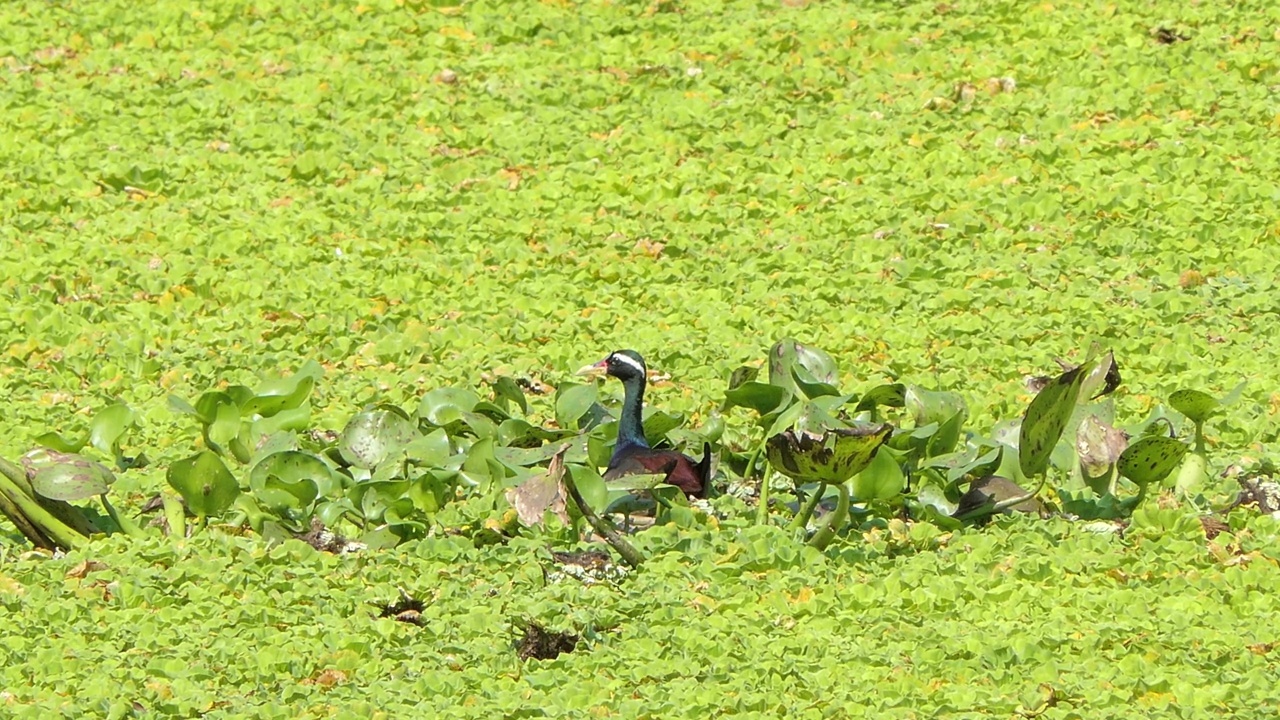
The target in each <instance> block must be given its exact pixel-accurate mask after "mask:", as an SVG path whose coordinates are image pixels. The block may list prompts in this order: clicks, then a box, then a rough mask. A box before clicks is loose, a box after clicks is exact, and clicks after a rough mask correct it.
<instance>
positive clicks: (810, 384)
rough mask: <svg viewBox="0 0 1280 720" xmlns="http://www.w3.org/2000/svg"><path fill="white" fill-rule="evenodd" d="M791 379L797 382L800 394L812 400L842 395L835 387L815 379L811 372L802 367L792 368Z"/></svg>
mask: <svg viewBox="0 0 1280 720" xmlns="http://www.w3.org/2000/svg"><path fill="white" fill-rule="evenodd" d="M791 379H792V380H794V381H795V384H796V387H797V388H798V389H799V390H800V393H801V394H803V395H804V396H805V397H807V398H810V399H812V398H819V397H823V396H826V395H839V394H840V391H839V390H838V389H836V386H835V385H832V384H831V383H825V382H822V381H820V380H816V379H814V377H813V376H812V375H811V374H810V373H809V371H808V370H806V369H804V368H802V367H792V368H791Z"/></svg>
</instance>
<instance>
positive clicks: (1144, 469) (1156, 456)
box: [1116, 435, 1187, 485]
mask: <svg viewBox="0 0 1280 720" xmlns="http://www.w3.org/2000/svg"><path fill="white" fill-rule="evenodd" d="M1186 454H1187V445H1186V443H1184V442H1182V441H1181V440H1177V439H1175V438H1171V437H1164V436H1162V435H1147V436H1144V437H1142V438H1139V439H1138V440H1135V441H1134V442H1133V444H1132V445H1130V446H1129V447H1128V448H1126V449H1125V451H1124V452H1123V453H1121V455H1120V459H1119V460H1118V461H1117V462H1116V469H1118V470H1119V471H1120V474H1121V475H1123V476H1125V477H1126V478H1129V479H1130V480H1132V481H1133V483H1134V484H1135V485H1149V484H1151V483H1158V482H1160V481H1161V480H1164V479H1165V478H1166V477H1168V476H1169V473H1172V472H1173V471H1174V470H1175V469H1176V468H1177V467H1178V465H1179V464H1180V463H1181V462H1182V457H1183V456H1184V455H1186Z"/></svg>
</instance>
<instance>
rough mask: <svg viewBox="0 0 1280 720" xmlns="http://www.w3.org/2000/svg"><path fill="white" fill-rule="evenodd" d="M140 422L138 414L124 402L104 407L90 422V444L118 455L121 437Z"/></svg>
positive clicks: (110, 453)
mask: <svg viewBox="0 0 1280 720" xmlns="http://www.w3.org/2000/svg"><path fill="white" fill-rule="evenodd" d="M137 422H138V416H137V414H136V413H135V412H134V411H133V410H131V409H130V408H129V406H128V405H125V404H123V403H116V404H115V405H111V406H109V407H106V408H104V409H103V410H101V411H100V412H98V414H96V415H94V416H93V420H92V421H90V422H89V444H90V445H92V446H94V447H95V448H97V449H98V450H99V451H100V452H102V453H104V454H107V455H110V456H112V457H118V456H119V455H120V438H121V437H122V436H124V434H125V433H126V432H128V431H129V429H130V428H132V427H133V426H134V425H136V424H137Z"/></svg>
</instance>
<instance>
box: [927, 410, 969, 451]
mask: <svg viewBox="0 0 1280 720" xmlns="http://www.w3.org/2000/svg"><path fill="white" fill-rule="evenodd" d="M964 420H965V414H964V413H962V412H960V413H956V414H955V415H952V416H951V417H950V418H949V419H948V420H947V421H946V422H944V423H942V424H941V425H939V426H938V431H937V432H935V433H934V434H933V436H932V437H930V438H929V441H928V444H927V445H925V456H926V457H930V456H933V455H945V454H947V453H949V452H951V451H952V450H954V449H955V447H956V443H958V442H960V426H961V424H962V423H964Z"/></svg>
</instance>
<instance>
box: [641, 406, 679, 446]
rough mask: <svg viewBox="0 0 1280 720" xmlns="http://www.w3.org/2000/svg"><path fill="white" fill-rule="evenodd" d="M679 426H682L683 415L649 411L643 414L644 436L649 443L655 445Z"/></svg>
mask: <svg viewBox="0 0 1280 720" xmlns="http://www.w3.org/2000/svg"><path fill="white" fill-rule="evenodd" d="M681 425H684V415H677V414H675V413H668V412H663V411H661V410H651V411H649V412H647V413H645V418H644V422H643V426H644V436H645V437H646V438H648V439H649V442H650V443H656V442H658V441H659V440H661V439H662V438H663V437H665V436H666V434H667V433H669V432H671V431H672V430H675V429H676V428H678V427H680V426H681Z"/></svg>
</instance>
